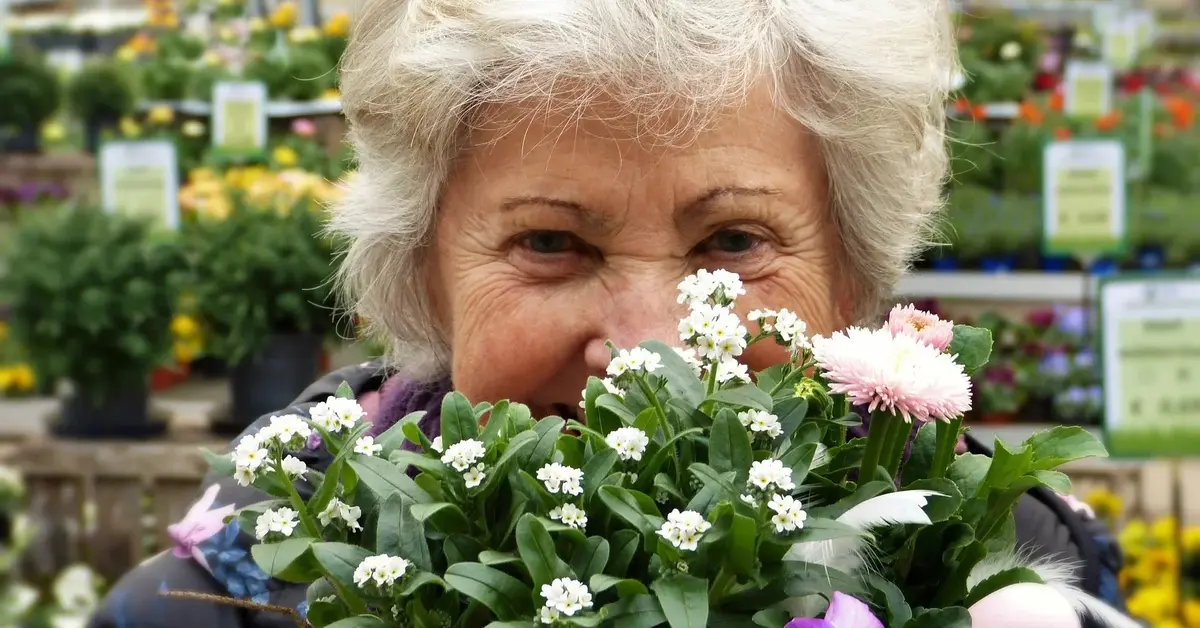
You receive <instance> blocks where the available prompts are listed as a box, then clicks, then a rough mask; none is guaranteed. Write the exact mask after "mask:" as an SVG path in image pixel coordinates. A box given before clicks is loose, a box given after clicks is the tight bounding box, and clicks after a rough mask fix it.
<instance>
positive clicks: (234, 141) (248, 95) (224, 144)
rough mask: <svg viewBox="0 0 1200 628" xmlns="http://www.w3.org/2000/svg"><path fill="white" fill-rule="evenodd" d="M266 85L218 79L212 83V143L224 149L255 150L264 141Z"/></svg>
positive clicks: (261, 146)
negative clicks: (214, 83)
mask: <svg viewBox="0 0 1200 628" xmlns="http://www.w3.org/2000/svg"><path fill="white" fill-rule="evenodd" d="M266 105H267V88H266V86H265V85H263V84H262V83H254V82H220V83H217V84H216V85H215V86H213V125H212V126H213V147H214V148H216V149H218V150H220V151H223V152H226V153H241V154H247V153H255V152H258V151H261V150H263V149H265V148H266V145H267V115H266Z"/></svg>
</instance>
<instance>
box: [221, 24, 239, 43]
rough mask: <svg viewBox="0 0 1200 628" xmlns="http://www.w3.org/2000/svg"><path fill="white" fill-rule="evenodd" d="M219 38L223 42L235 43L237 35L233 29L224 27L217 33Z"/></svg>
mask: <svg viewBox="0 0 1200 628" xmlns="http://www.w3.org/2000/svg"><path fill="white" fill-rule="evenodd" d="M217 37H218V38H220V40H221V41H225V42H229V41H233V40H234V39H235V38H236V37H237V35H235V34H234V32H233V29H232V28H229V27H228V26H222V27H221V30H219V31H217Z"/></svg>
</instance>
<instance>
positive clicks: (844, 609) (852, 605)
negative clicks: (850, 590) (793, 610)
mask: <svg viewBox="0 0 1200 628" xmlns="http://www.w3.org/2000/svg"><path fill="white" fill-rule="evenodd" d="M784 628H883V622H881V621H879V618H877V617H875V615H874V614H872V613H871V608H870V607H869V606H867V605H866V604H864V603H863V602H860V601H859V600H858V599H856V598H853V597H850V596H849V595H846V594H845V593H839V592H834V594H833V599H832V600H830V601H829V608H828V609H826V610H825V618H824V619H810V618H807V617H798V618H796V619H793V620H792V621H789V622H788V623H787V625H786V626H784Z"/></svg>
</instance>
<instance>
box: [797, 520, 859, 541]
mask: <svg viewBox="0 0 1200 628" xmlns="http://www.w3.org/2000/svg"><path fill="white" fill-rule="evenodd" d="M855 536H858V537H866V536H869V535H868V534H867V533H866V532H863V531H862V530H859V529H858V528H855V527H852V526H849V525H846V524H844V523H840V522H838V521H836V520H834V519H816V518H812V517H810V518H809V519H808V520H806V521H805V522H804V527H803V528H801V529H800V531H799V532H798V533H796V534H795V535H793V536H791V537H789V539H790V540H793V541H795V542H796V543H814V542H816V541H828V540H831V539H844V538H849V537H855Z"/></svg>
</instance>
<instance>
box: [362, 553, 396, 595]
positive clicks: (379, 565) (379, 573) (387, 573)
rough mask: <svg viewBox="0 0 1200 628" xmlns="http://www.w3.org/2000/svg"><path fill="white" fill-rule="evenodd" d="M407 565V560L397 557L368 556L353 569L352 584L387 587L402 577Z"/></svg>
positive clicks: (383, 555) (385, 555) (384, 555)
mask: <svg viewBox="0 0 1200 628" xmlns="http://www.w3.org/2000/svg"><path fill="white" fill-rule="evenodd" d="M409 565H410V563H409V562H408V561H407V560H404V559H403V558H400V557H398V556H388V555H387V554H379V555H378V556H368V557H366V558H364V559H363V561H362V562H361V563H359V564H358V567H357V568H355V569H354V584H357V585H358V586H359V587H366V586H367V585H368V584H372V583H373V584H374V585H375V586H377V587H380V588H382V587H389V586H391V585H393V584H396V581H398V580H400V579H401V578H403V577H404V574H405V573H406V572H407V571H408V568H409Z"/></svg>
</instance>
